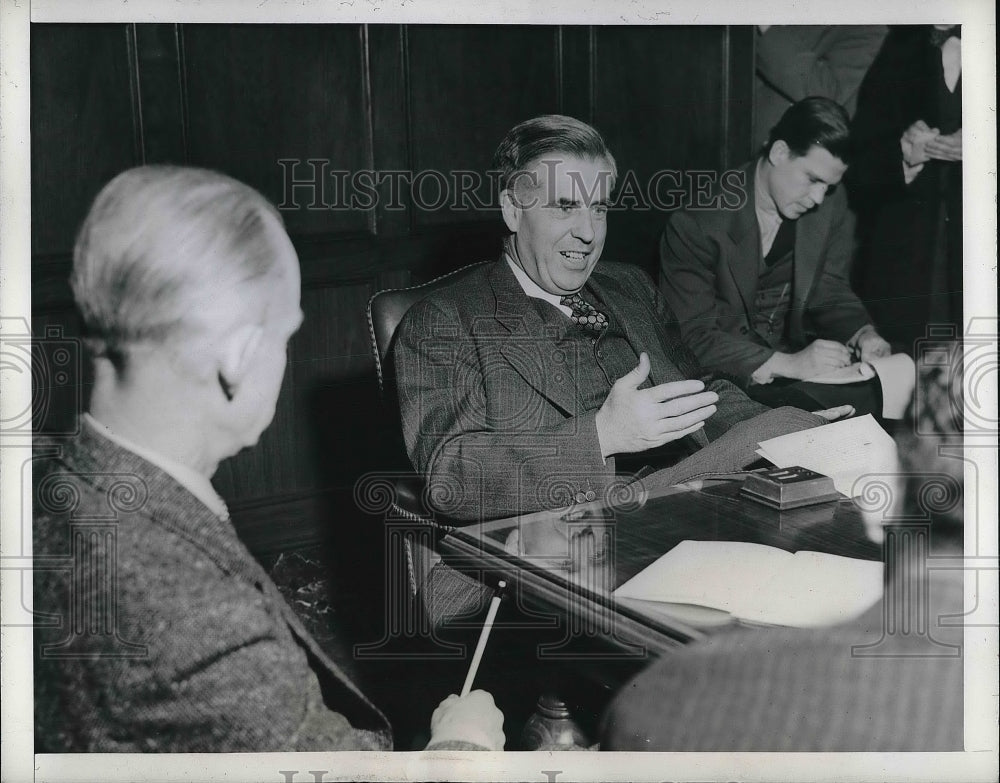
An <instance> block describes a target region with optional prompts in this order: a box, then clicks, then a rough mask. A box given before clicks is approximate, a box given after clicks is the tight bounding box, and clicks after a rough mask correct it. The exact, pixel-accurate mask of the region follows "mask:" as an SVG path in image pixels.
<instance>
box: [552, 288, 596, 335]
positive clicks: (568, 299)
mask: <svg viewBox="0 0 1000 783" xmlns="http://www.w3.org/2000/svg"><path fill="white" fill-rule="evenodd" d="M559 303H560V304H563V305H565V306H566V307H568V308H569V309H570V310H572V311H573V312H572V314H571V315H570V319H571V320H572V321H573V323H575V324H576V325H577V326H579V327H581V328H582V329H583V330H584V331H587V332H593V333H594V334H600V333H601V332H603V331H604V330H605V329H607V328H608V317H607V316H606V315H605V314H604V313H602V312H601V311H600V310H598V309H597V308H596V307H594V306H593V305H592V304H590V303H589V302H587V301H585V300H584V298H583V297H582V296H580V294H579V293H575V294H570V295H569V296H564V297H563V298H562V299H560V300H559Z"/></svg>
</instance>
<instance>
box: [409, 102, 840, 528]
mask: <svg viewBox="0 0 1000 783" xmlns="http://www.w3.org/2000/svg"><path fill="white" fill-rule="evenodd" d="M493 168H494V169H495V170H497V171H499V172H500V183H499V187H500V198H501V208H502V212H503V219H504V222H505V224H506V226H507V228H508V229H509V231H510V234H509V236H508V237H507V238H506V240H505V242H504V247H503V254H502V255H501V257H500V258H499V260H497V261H496V262H495V263H491V264H486V265H482V266H480V267H478V268H477V269H474V270H473V271H472V272H470V273H468V274H466V275H465V276H463V277H461V278H460V279H458V280H457V281H456V282H455V283H454V284H452V285H451V286H449V287H447V288H445V289H443V290H440V291H438V292H436V293H434V294H432V295H430V296H428V297H427V298H425V299H424V300H422V301H421V302H419V303H417V304H416V305H415V306H414V307H412V308H411V309H410V311H409V312H408V313H407V315H406V317H405V318H404V319H403V321H402V323H401V324H400V328H399V336H398V340H397V343H396V346H395V352H394V359H395V363H396V368H397V379H398V381H397V382H398V387H399V397H400V409H401V414H402V420H403V430H404V436H405V440H406V445H407V449H408V451H409V455H410V459H411V461H412V462H413V464H414V466H415V467H416V468H417V470H419V471H420V472H421V473H422V474H423V475H425V476H426V477H427V479H428V481H429V485H430V487H429V496H430V498H431V500H432V502H434V503H435V505H436V506H437V508H438V510H440V511H441V512H442V513H444V514H445V515H446V516H448V517H450V518H452V519H458V520H465V521H475V520H479V519H484V518H485V519H488V518H497V517H506V516H511V515H515V514H523V513H528V512H532V511H537V510H539V509H545V508H555V507H560V506H565V505H569V504H572V503H583V502H588V501H592V500H595V499H598V498H601V499H603V498H604V497H605V496H606V494H607V493H609V492H612V491H613V490H614V489H615V487H616V486H619V485H620V484H621V483H622V481H623V479H622V478H620V477H619V475H618V474H630V475H631V474H633V471H636V470H640V471H643V472H644V473H645V472H647V471H648V469H650V468H652V469H657V468H662V470H660V471H659V472H657V473H655V474H654V475H651V476H648V478H647V479H646V481H647V482H649V483H650V484H663V483H665V484H671V483H676V482H678V481H681V480H684V479H686V478H690V477H691V476H694V475H696V474H698V473H702V472H709V471H732V470H735V469H738V468H741V467H743V466H745V465H746V464H747V463H749V462H751V461H753V460H755V459H756V454H755V452H754V449H755V448H756V446H757V443H758V441H760V440H762V439H765V438H768V437H772V436H775V435H778V434H781V433H784V432H790V431H794V430H797V429H803V428H806V427H810V426H815V425H816V424H819V423H822V421H823V419H822V418H819V417H816V416H811V415H809V414H807V413H805V412H803V411H800V410H793V409H787V410H784V411H781V412H779V411H774V412H767V411H766V409H765V408H764V407H763V406H761V405H758V404H757V403H754V402H753V401H751V400H750V399H748V398H747V397H746V395H744V394H743V393H742V392H741V391H740V390H739V389H737V388H736V387H735V386H734V385H733V384H731V383H729V382H728V381H723V380H719V379H716V378H713V377H711V376H707V375H704V374H703V373H702V371H701V369H700V368H699V366H698V363H697V361H695V359H694V358H693V357H692V356H691V354H690V352H689V351H688V350H687V349H686V347H685V346H684V345H683V344H682V342H681V340H680V336H679V334H678V333H677V331H676V329H675V328H674V327H672V326H671V325H670V323H671V322H672V321H673V320H674V319H673V318H672V317H671V315H670V313H669V311H668V308H667V306H666V304H665V302H664V300H663V298H662V297H661V296H660V295H659V294H658V293H657V291H656V289H655V288H654V287H653V286H652V284H651V282H650V281H649V279H648V277H647V276H646V275H645V274H644V273H643V272H642V271H640V270H638V269H635V268H633V267H630V266H626V265H624V264H612V263H607V262H605V263H603V264H601V265H598V261H599V260H600V257H601V251H602V250H603V247H604V240H605V236H606V232H607V219H608V217H607V213H608V205H609V199H610V194H611V190H612V188H613V186H614V180H615V176H616V168H615V162H614V158H613V157H612V156H611V153H610V152H609V151H608V149H607V147H606V146H605V144H604V140H603V139H602V138H601V136H600V134H599V133H598V132H597V131H596V130H594V129H593V128H592V127H590V126H589V125H587V124H585V123H583V122H580V121H579V120H575V119H573V118H571V117H564V116H560V115H547V116H542V117H536V118H534V119H532V120H527V121H526V122H523V123H521V124H519V125H517V126H515V127H514V128H513V129H512V130H511V131H509V132H508V134H507V135H506V137H505V138H504V139H503V141H502V142H501V144H500V146H499V148H498V150H497V152H496V155H495V156H494V162H493ZM625 480H627V479H625Z"/></svg>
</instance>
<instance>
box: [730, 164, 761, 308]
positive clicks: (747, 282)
mask: <svg viewBox="0 0 1000 783" xmlns="http://www.w3.org/2000/svg"><path fill="white" fill-rule="evenodd" d="M744 170H745V171H746V173H747V178H746V182H747V199H746V201H745V202H744V203H743V206H742V207H741V208H740V209H738V210H736V211H735V212H730V213H729V214H730V215H731V216H732V217H731V219H730V221H729V225H728V226H727V228H726V235H727V236H728V238H729V241H730V242H731V243H732V245H731V251H730V254H729V273H730V274H731V275H732V277H733V282H735V284H736V290H738V291H739V292H740V298H741V299H742V300H743V309H744V311H745V312H746V314H747V317H748V318H750V316H751V314H752V313H753V307H754V301H755V299H756V297H757V280H758V279H759V277H760V267H761V263H762V262H763V258H762V255H761V248H760V226H758V225H757V210H756V207H755V198H754V194H755V187H756V174H757V163H756V161H754V162H752V163H750V164H748V165H747V166H745V167H744Z"/></svg>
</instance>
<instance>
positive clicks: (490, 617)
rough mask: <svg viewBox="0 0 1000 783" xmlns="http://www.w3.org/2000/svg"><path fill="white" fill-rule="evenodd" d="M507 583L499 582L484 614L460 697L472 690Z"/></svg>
mask: <svg viewBox="0 0 1000 783" xmlns="http://www.w3.org/2000/svg"><path fill="white" fill-rule="evenodd" d="M506 586H507V583H506V582H504V581H502V580H501V581H500V583H499V584H498V585H497V591H496V593H495V594H494V596H493V600H491V601H490V608H489V611H488V612H487V613H486V622H485V623H484V624H483V630H482V633H480V634H479V642H478V643H477V644H476V651H475V653H473V655H472V663H471V664H470V666H469V673H468V674H467V675H465V684H464V685H463V686H462V693H461V695H462V696H467V695H468V694H469V691H471V690H472V681H473V680H475V679H476V672H478V671H479V662H480V661H481V660H482V659H483V651H484V650H485V649H486V642H487V641H488V640H489V638H490V631H492V630H493V621H494V620H496V616H497V609H499V608H500V597H501V594H502V593H503V590H504V588H505V587H506Z"/></svg>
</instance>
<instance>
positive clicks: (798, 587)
mask: <svg viewBox="0 0 1000 783" xmlns="http://www.w3.org/2000/svg"><path fill="white" fill-rule="evenodd" d="M882 577H883V565H882V563H881V562H878V561H871V560H857V559H855V558H850V557H840V556H838V555H828V554H823V553H821V552H796V553H795V554H792V553H791V552H786V551H784V550H782V549H777V548H775V547H771V546H765V545H763V544H750V543H745V542H741V541H682V542H681V543H680V544H678V545H677V546H675V547H674V548H673V549H671V550H670V551H669V552H667V554H665V555H663V557H661V558H659V559H658V560H657V561H656V562H654V563H653V564H652V565H650V566H648V567H647V568H645V569H644V570H643V571H641V572H640V573H638V574H636V575H635V576H634V577H632V578H631V579H630V580H629V581H627V582H626V583H625V584H623V585H622V586H621V587H619V588H618V589H617V590H616V591H615V597H616V598H635V599H640V600H644V601H659V602H669V603H676V604H693V605H696V606H707V607H710V608H712V609H721V610H723V611H726V612H729V613H730V614H731V615H733V616H734V617H738V618H740V619H742V620H748V621H750V622H756V623H768V624H771V625H787V626H794V627H798V628H810V627H821V626H827V625H835V624H837V623H842V622H846V621H848V620H851V619H853V618H855V617H857V616H859V615H861V614H863V613H864V612H865V611H866V610H868V609H869V608H871V607H872V606H874V605H875V603H876V602H877V601H878V600H879V599H880V598H881V597H882V591H883V588H882Z"/></svg>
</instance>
